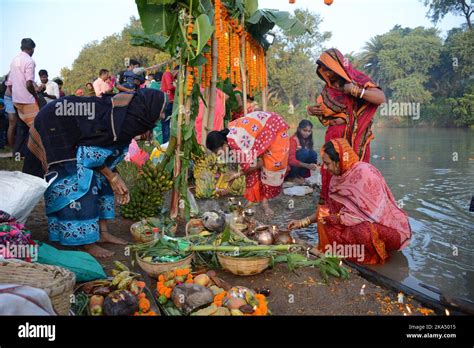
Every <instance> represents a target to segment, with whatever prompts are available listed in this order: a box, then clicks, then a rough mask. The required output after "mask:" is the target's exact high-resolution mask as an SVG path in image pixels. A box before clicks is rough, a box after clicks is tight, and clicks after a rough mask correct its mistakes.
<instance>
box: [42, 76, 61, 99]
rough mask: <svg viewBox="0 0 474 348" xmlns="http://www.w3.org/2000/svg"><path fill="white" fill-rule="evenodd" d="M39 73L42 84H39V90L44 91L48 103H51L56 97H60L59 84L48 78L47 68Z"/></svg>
mask: <svg viewBox="0 0 474 348" xmlns="http://www.w3.org/2000/svg"><path fill="white" fill-rule="evenodd" d="M38 75H39V77H40V80H41V84H40V85H39V86H38V88H37V92H38V93H43V96H44V99H45V100H46V103H50V102H52V101H53V100H54V99H59V86H58V84H57V83H56V82H54V81H51V80H48V72H47V71H46V70H40V71H39V72H38Z"/></svg>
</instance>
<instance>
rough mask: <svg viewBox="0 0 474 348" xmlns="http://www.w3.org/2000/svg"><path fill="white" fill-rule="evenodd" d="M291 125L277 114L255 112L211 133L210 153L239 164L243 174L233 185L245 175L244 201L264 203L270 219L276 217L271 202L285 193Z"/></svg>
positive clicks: (209, 141) (236, 176)
mask: <svg viewBox="0 0 474 348" xmlns="http://www.w3.org/2000/svg"><path fill="white" fill-rule="evenodd" d="M288 128H289V126H288V124H287V123H286V122H285V120H284V119H283V117H281V116H280V115H278V114H276V113H274V112H264V111H254V112H252V113H250V114H248V115H247V116H244V117H241V118H239V119H237V120H235V121H232V122H230V123H229V128H228V129H227V128H225V129H223V130H222V131H213V132H210V133H209V134H208V136H207V139H206V146H207V148H208V149H209V150H211V151H212V152H214V153H217V154H219V155H220V156H222V157H224V158H225V159H226V162H237V163H239V165H240V168H241V169H242V171H239V172H238V173H235V174H233V175H232V177H231V178H230V181H232V180H235V179H237V178H238V177H240V176H241V175H245V183H246V190H245V194H244V197H245V198H246V199H247V200H248V201H250V202H261V203H262V206H263V209H264V211H265V214H266V215H269V216H270V215H273V211H272V210H271V209H270V206H269V202H268V200H269V199H271V198H273V197H276V196H278V195H279V194H280V193H281V190H282V185H283V181H284V179H285V175H286V171H287V167H288V153H289V148H290V140H289V137H288Z"/></svg>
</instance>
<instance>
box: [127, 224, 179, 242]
mask: <svg viewBox="0 0 474 348" xmlns="http://www.w3.org/2000/svg"><path fill="white" fill-rule="evenodd" d="M144 223H146V220H141V221H138V222H135V223H134V224H133V225H132V226H130V233H131V234H132V237H133V240H134V241H135V243H150V242H152V241H153V239H154V236H153V232H151V230H150V233H149V234H147V233H140V232H139V231H138V230H137V227H139V226H140V225H141V224H144ZM176 229H177V226H176V225H174V226H172V227H171V228H170V229H169V232H170V233H171V234H172V235H174V234H176Z"/></svg>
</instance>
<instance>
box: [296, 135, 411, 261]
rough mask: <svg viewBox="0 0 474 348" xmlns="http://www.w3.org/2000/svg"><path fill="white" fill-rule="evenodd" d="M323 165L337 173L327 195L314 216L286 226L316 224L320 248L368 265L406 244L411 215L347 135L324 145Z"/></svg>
mask: <svg viewBox="0 0 474 348" xmlns="http://www.w3.org/2000/svg"><path fill="white" fill-rule="evenodd" d="M321 157H322V159H323V162H324V166H325V167H326V169H327V170H329V171H330V172H331V174H332V175H333V176H332V178H331V182H330V184H329V196H328V199H327V202H326V204H325V205H320V206H319V207H318V210H317V212H316V215H313V216H310V217H307V218H306V219H303V220H299V221H298V220H295V221H291V222H290V223H289V225H288V228H290V229H294V228H301V227H306V226H309V225H310V224H311V223H316V222H317V223H318V236H319V245H318V250H319V251H320V252H325V253H329V254H332V255H336V256H340V257H346V258H347V259H349V260H351V261H355V262H359V263H365V264H379V263H384V262H385V260H387V259H388V257H389V254H388V253H389V251H392V250H400V249H402V248H404V247H405V246H407V245H408V243H409V240H410V238H411V229H410V224H409V222H408V216H407V215H406V213H405V212H404V211H403V210H401V209H400V208H399V207H398V206H397V204H396V203H395V199H394V198H393V195H392V193H391V192H390V189H389V188H388V186H387V184H386V183H385V180H384V178H383V176H382V174H380V172H379V171H378V170H377V168H375V167H374V166H373V165H371V164H370V163H366V162H362V161H359V157H358V155H357V154H356V153H355V151H354V150H353V149H352V148H351V146H350V145H349V143H348V141H347V140H346V139H342V138H339V139H333V140H331V141H330V142H328V143H326V144H325V145H324V146H323V149H322V151H321Z"/></svg>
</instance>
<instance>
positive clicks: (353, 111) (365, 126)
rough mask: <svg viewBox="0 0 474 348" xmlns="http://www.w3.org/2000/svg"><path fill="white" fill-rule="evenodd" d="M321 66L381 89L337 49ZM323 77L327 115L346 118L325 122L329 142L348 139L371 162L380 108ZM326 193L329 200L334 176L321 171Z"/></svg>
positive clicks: (323, 194) (321, 99)
mask: <svg viewBox="0 0 474 348" xmlns="http://www.w3.org/2000/svg"><path fill="white" fill-rule="evenodd" d="M317 63H318V65H319V66H321V65H323V66H325V67H326V68H327V69H329V70H332V71H333V72H335V73H336V74H338V75H339V76H340V77H342V78H343V79H344V80H345V81H346V82H347V83H350V82H352V83H354V84H356V85H357V86H359V87H361V88H378V86H377V85H376V84H375V83H374V82H373V81H372V80H371V79H370V78H369V77H368V76H367V75H365V74H364V73H362V72H360V71H358V70H356V69H354V67H353V66H352V64H351V63H350V62H349V61H348V60H347V59H346V58H344V56H343V55H342V53H341V52H340V51H339V50H337V49H334V48H331V49H329V50H326V51H324V52H323V53H322V54H321V56H320V57H319V59H318V61H317ZM318 75H319V77H320V78H321V79H322V80H323V81H325V82H326V85H325V86H324V88H323V91H322V93H321V96H320V97H319V98H318V99H319V101H317V103H321V102H322V106H323V113H324V114H325V116H332V117H341V118H344V119H345V121H346V124H343V125H335V126H328V123H327V121H326V124H325V120H324V119H322V120H321V122H322V123H323V125H325V126H328V129H327V132H326V137H325V141H326V142H328V141H330V140H332V139H336V138H345V139H347V141H348V142H349V144H350V145H351V146H352V147H353V149H354V151H355V152H356V154H357V155H358V157H359V159H360V160H361V161H364V162H369V161H370V142H371V141H372V140H373V139H374V135H373V134H372V130H371V126H372V122H373V117H374V115H375V112H376V111H377V108H378V106H377V105H375V104H372V103H369V102H367V101H365V100H363V99H359V98H354V97H353V96H351V95H348V94H346V93H344V92H343V91H340V90H339V89H337V88H335V87H334V86H332V85H331V82H330V81H329V80H328V79H327V78H326V77H325V76H323V75H322V74H321V73H320V72H319V69H318ZM321 176H322V190H321V198H323V199H324V200H326V199H327V196H328V189H329V182H330V180H331V174H330V173H329V172H328V171H327V170H325V169H321Z"/></svg>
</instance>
